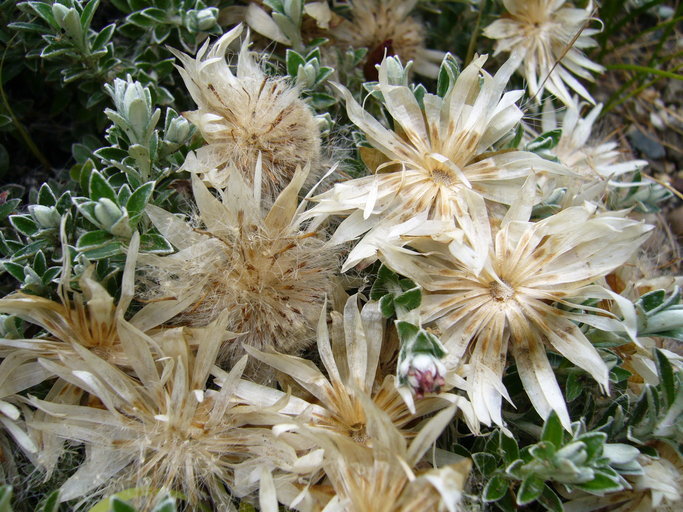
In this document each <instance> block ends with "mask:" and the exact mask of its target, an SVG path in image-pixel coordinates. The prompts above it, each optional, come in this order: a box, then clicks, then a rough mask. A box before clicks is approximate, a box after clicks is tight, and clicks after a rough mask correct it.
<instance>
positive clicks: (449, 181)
mask: <svg viewBox="0 0 683 512" xmlns="http://www.w3.org/2000/svg"><path fill="white" fill-rule="evenodd" d="M430 177H431V178H432V181H433V182H434V183H436V184H437V185H446V186H448V187H450V186H452V185H454V184H455V178H454V177H453V173H452V172H450V171H448V170H446V169H441V168H438V167H437V168H436V169H433V170H432V171H431V172H430Z"/></svg>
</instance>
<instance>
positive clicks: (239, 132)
mask: <svg viewBox="0 0 683 512" xmlns="http://www.w3.org/2000/svg"><path fill="white" fill-rule="evenodd" d="M241 33H242V26H241V25H239V26H237V27H236V28H234V29H232V30H231V31H229V32H227V33H226V34H225V35H223V37H221V38H220V39H219V40H218V41H216V42H215V43H214V44H213V45H212V46H211V47H209V43H208V42H207V43H205V44H204V46H202V48H201V49H200V50H199V51H198V52H197V55H196V57H195V58H192V57H190V56H189V55H186V54H184V53H181V52H177V51H174V50H171V51H173V53H174V55H175V56H176V57H177V58H178V59H179V60H180V62H181V63H182V67H180V66H179V67H178V70H179V71H180V74H181V76H182V78H183V80H184V81H185V85H186V86H187V88H188V91H189V92H190V94H191V95H192V98H193V99H194V101H195V102H196V103H197V110H194V111H191V112H185V113H184V115H185V117H187V119H189V120H190V121H191V122H192V123H194V124H195V125H197V127H198V128H199V131H200V132H201V134H202V136H203V137H204V140H205V141H206V142H207V145H206V146H204V147H202V148H200V149H199V150H197V151H196V153H190V155H189V157H188V159H187V161H186V162H185V166H184V167H185V169H186V170H188V171H190V172H194V173H198V174H199V175H200V176H201V177H202V179H204V180H205V181H206V182H208V183H209V184H210V185H211V186H213V187H215V188H224V187H226V186H227V184H228V178H229V174H230V172H229V165H228V164H229V162H232V163H233V164H234V166H235V167H236V168H237V169H238V170H239V171H240V172H241V173H242V175H243V176H244V177H245V178H246V180H247V182H248V183H250V184H251V183H253V179H254V174H253V173H254V166H255V164H256V159H257V158H258V155H259V154H261V155H262V159H263V180H262V190H263V194H264V197H265V198H267V199H271V200H272V199H274V198H275V197H277V194H278V193H279V192H280V191H281V190H282V189H284V187H285V186H287V184H288V183H289V182H290V180H291V179H292V176H293V175H294V172H295V170H296V168H297V166H300V167H304V166H305V165H309V166H310V167H311V169H312V170H313V173H312V174H311V178H313V177H314V173H315V171H317V170H318V163H319V159H320V133H319V130H318V126H317V123H316V121H315V119H314V118H313V113H312V112H311V110H310V109H309V107H308V106H307V105H306V104H305V103H304V102H303V101H302V100H301V98H300V97H299V90H298V89H297V88H295V87H292V86H291V85H289V84H288V83H287V80H286V79H284V78H276V77H269V76H267V75H266V74H265V73H264V72H263V70H262V69H261V66H260V64H259V63H258V62H257V60H256V58H255V57H254V55H253V53H252V52H250V51H249V40H248V38H246V39H245V40H244V41H243V43H242V46H241V49H240V52H239V56H238V58H237V63H236V64H235V65H234V66H232V67H231V66H230V65H228V63H227V62H226V60H225V56H226V51H227V49H228V46H229V45H230V44H231V43H232V42H233V41H234V40H235V39H237V37H238V36H239V35H240V34H241ZM233 71H234V73H233Z"/></svg>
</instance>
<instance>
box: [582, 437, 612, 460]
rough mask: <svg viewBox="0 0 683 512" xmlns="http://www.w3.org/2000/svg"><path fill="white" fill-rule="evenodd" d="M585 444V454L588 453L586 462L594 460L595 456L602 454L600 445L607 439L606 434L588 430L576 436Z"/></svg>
mask: <svg viewBox="0 0 683 512" xmlns="http://www.w3.org/2000/svg"><path fill="white" fill-rule="evenodd" d="M576 440H577V441H581V442H582V443H583V444H585V445H586V454H587V455H588V459H587V461H586V462H587V463H589V462H591V461H592V460H594V459H595V458H596V457H599V456H600V455H602V447H603V446H604V445H605V441H606V440H607V434H605V433H604V432H588V433H586V434H583V435H580V436H579V437H577V438H576Z"/></svg>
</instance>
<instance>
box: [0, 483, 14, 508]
mask: <svg viewBox="0 0 683 512" xmlns="http://www.w3.org/2000/svg"><path fill="white" fill-rule="evenodd" d="M0 512H12V486H10V485H3V486H2V487H0Z"/></svg>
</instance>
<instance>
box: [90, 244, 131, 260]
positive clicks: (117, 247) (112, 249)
mask: <svg viewBox="0 0 683 512" xmlns="http://www.w3.org/2000/svg"><path fill="white" fill-rule="evenodd" d="M121 253H122V251H121V243H120V242H111V243H108V244H105V245H103V246H102V247H98V248H96V249H88V250H85V251H83V255H84V256H85V257H86V258H88V259H90V260H93V261H96V260H102V259H104V258H110V257H112V256H116V255H117V254H121Z"/></svg>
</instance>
